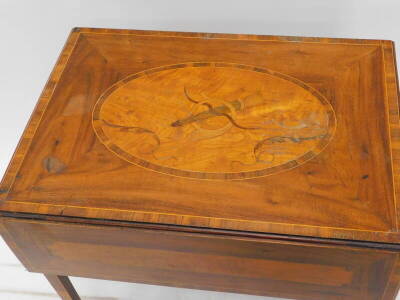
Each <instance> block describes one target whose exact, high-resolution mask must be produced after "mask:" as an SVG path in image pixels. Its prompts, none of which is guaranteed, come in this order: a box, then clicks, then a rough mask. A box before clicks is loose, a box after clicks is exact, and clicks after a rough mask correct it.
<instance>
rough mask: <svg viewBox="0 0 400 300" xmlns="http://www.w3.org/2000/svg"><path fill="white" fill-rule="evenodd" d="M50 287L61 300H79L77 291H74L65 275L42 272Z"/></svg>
mask: <svg viewBox="0 0 400 300" xmlns="http://www.w3.org/2000/svg"><path fill="white" fill-rule="evenodd" d="M44 276H46V278H47V280H48V281H49V282H50V284H51V285H52V287H53V288H54V289H55V290H56V292H57V294H58V295H59V296H60V297H61V299H62V300H80V299H81V298H79V295H78V293H77V292H76V291H75V288H74V287H73V285H72V283H71V281H70V280H69V278H68V277H67V276H58V275H48V274H44Z"/></svg>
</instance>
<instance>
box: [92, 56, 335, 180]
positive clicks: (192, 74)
mask: <svg viewBox="0 0 400 300" xmlns="http://www.w3.org/2000/svg"><path fill="white" fill-rule="evenodd" d="M335 124H336V123H335V115H334V112H333V109H332V107H331V105H330V104H329V103H328V101H327V100H326V99H325V98H324V97H323V96H321V95H320V94H319V93H318V92H316V91H315V90H314V89H312V88H311V87H309V86H307V85H306V84H304V83H303V82H301V81H298V80H297V79H294V78H292V77H290V76H287V75H284V74H280V73H276V72H273V71H270V70H267V69H261V68H256V67H250V66H244V65H238V64H228V63H190V64H180V65H174V66H166V67H160V68H156V69H150V70H146V71H144V72H140V73H137V74H134V75H131V76H128V77H127V78H125V79H124V80H122V81H119V82H118V83H117V84H115V85H113V86H112V87H111V88H109V89H108V90H107V91H106V92H105V93H104V94H103V95H102V96H101V97H100V99H99V101H98V102H97V104H96V107H95V109H94V112H93V126H94V129H95V131H96V133H97V135H98V137H99V138H100V140H101V141H102V142H103V143H104V144H105V146H107V148H108V149H109V150H111V151H112V152H114V153H115V154H117V155H119V156H120V157H122V158H124V159H125V160H127V161H129V162H131V163H134V164H137V165H140V166H143V167H146V168H149V169H152V170H155V171H158V172H162V173H168V174H171V175H177V176H185V177H193V178H199V179H246V178H252V177H257V176H264V175H267V174H272V173H275V172H278V171H282V170H284V169H289V168H293V167H296V166H298V165H299V164H301V163H303V162H305V161H307V160H309V159H311V158H313V157H314V156H315V155H316V154H318V153H319V152H320V151H321V150H322V149H323V148H324V147H325V146H326V145H327V143H328V142H329V140H330V138H331V137H332V134H333V132H334V129H335Z"/></svg>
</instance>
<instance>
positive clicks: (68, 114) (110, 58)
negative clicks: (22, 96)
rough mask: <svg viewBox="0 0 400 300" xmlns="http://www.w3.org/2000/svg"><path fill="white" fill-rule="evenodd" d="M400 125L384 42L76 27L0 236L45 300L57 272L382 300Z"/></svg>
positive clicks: (388, 298) (393, 231) (7, 202)
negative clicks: (38, 279) (44, 285)
mask: <svg viewBox="0 0 400 300" xmlns="http://www.w3.org/2000/svg"><path fill="white" fill-rule="evenodd" d="M399 124H400V123H399V107H398V83H397V73H396V63H395V57H394V44H393V42H391V41H386V40H360V39H328V38H305V37H281V36H279V37H278V36H256V35H232V34H209V33H179V32H158V31H140V30H110V29H91V28H75V29H74V30H73V31H72V32H71V34H70V37H69V38H68V40H67V43H66V45H65V47H64V49H63V51H62V53H61V55H60V58H59V60H58V62H57V64H56V66H55V68H54V70H53V73H52V75H51V76H50V79H49V81H48V83H47V84H46V87H45V89H44V91H43V93H42V95H41V97H40V99H39V102H38V104H37V106H36V108H35V111H34V112H33V114H32V117H31V119H30V121H29V123H28V125H27V127H26V130H25V132H24V134H23V136H22V138H21V141H20V143H19V145H18V147H17V149H16V151H15V154H14V156H13V159H12V160H11V162H10V165H9V167H8V169H7V171H6V173H5V175H4V177H3V180H2V182H1V185H0V233H1V235H2V236H3V237H4V239H5V240H6V242H7V244H8V245H9V246H10V248H11V249H12V250H13V251H14V253H15V254H16V255H17V256H18V257H19V259H20V260H21V261H22V263H23V264H24V266H25V267H26V268H27V269H28V270H30V271H33V272H41V273H44V274H45V275H46V276H47V278H48V279H49V281H50V283H51V284H52V285H53V286H54V288H55V289H56V290H57V292H58V293H59V295H60V297H61V298H62V299H75V298H76V297H78V296H77V294H76V292H75V291H74V289H73V287H72V285H71V283H70V282H69V280H68V278H67V277H66V276H68V275H74V276H83V277H94V278H102V279H111V280H122V281H129V282H143V283H150V284H163V285H171V286H178V287H189V288H199V289H210V290H218V291H230V292H239V293H248V294H256V295H275V296H279V297H288V298H295V299H318V300H320V299H332V300H336V299H338V300H339V299H355V300H357V299H367V300H368V299H371V300H372V299H380V300H393V299H394V298H395V296H396V294H397V292H398V289H399V286H400V277H399V274H400V271H399V270H400V268H399V266H400V263H399V257H398V256H399V251H400V232H399V226H398V216H399V211H400V210H399V206H400V204H399V203H398V199H397V196H396V195H397V194H398V191H399V187H400V176H399V175H400V169H399V168H400V134H399V133H400V128H399ZM74 297H75V298H74Z"/></svg>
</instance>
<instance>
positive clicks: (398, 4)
mask: <svg viewBox="0 0 400 300" xmlns="http://www.w3.org/2000/svg"><path fill="white" fill-rule="evenodd" d="M399 16H400V1H399V0H242V1H236V0H201V1H188V0H186V1H183V0H182V1H179V0H168V1H163V0H126V1H123V0H113V1H111V0H109V1H105V0H84V1H83V0H82V1H78V0H68V1H54V0H37V1H31V0H0V28H1V35H0V101H1V102H0V104H1V106H0V137H1V139H0V174H3V172H4V170H5V168H6V166H7V163H8V161H9V160H10V158H11V155H12V153H13V151H14V148H15V146H16V144H17V142H18V139H19V137H20V135H21V134H22V130H23V128H24V126H25V124H26V122H27V120H28V118H29V116H30V113H31V112H32V109H33V107H34V105H35V103H36V100H37V98H38V96H39V94H40V92H41V90H42V88H43V86H44V84H45V82H46V80H47V77H48V75H49V74H50V72H51V69H52V67H53V65H54V63H55V61H56V59H57V56H58V54H59V52H60V50H61V48H62V46H63V44H64V41H65V39H66V38H67V35H68V33H69V31H70V30H71V28H72V27H75V26H82V27H109V28H130V29H154V30H175V31H196V32H199V31H200V32H225V33H254V34H273V35H301V36H322V37H349V38H377V39H390V40H394V41H398V42H400V17H399ZM399 50H400V46H399V49H398V50H397V54H398V57H400V52H399ZM0 176H1V175H0ZM72 280H73V282H74V284H75V285H76V287H77V289H78V291H79V292H80V293H81V295H85V296H88V297H87V298H84V299H103V300H105V299H124V300H127V299H141V300H156V299H157V300H159V299H162V300H200V299H201V300H222V299H229V300H231V299H232V300H239V299H240V300H256V299H258V300H267V299H272V298H266V297H254V296H246V295H234V294H225V293H215V292H204V291H194V290H185V289H173V288H164V287H155V286H150V285H138V284H127V283H120V282H110V281H100V280H92V279H81V278H73V279H72ZM0 299H9V300H14V299H18V300H24V299H30V300H31V299H32V300H39V299H43V300H44V299H47V300H52V299H58V298H57V297H56V296H55V294H54V292H53V290H52V289H51V287H50V285H49V284H48V283H47V282H46V281H45V280H44V278H42V276H41V275H40V274H31V273H28V272H26V271H25V270H24V268H23V267H22V266H21V265H20V263H19V262H18V260H17V259H16V258H15V257H14V255H13V254H12V253H11V251H10V250H9V249H8V248H7V246H6V245H5V243H3V241H2V240H1V239H0ZM398 299H400V297H399V298H398Z"/></svg>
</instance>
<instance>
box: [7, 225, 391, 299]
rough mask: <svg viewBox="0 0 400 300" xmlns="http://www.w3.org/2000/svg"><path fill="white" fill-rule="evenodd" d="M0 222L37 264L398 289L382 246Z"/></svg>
mask: <svg viewBox="0 0 400 300" xmlns="http://www.w3.org/2000/svg"><path fill="white" fill-rule="evenodd" d="M1 222H2V224H3V228H4V230H5V231H6V232H7V237H11V238H12V240H13V241H14V242H15V243H17V244H18V245H19V247H20V248H21V250H22V252H23V256H24V258H25V259H28V260H29V261H30V262H31V264H30V267H29V270H30V271H34V272H43V273H46V274H61V275H73V276H80V277H90V278H99V279H113V280H120V281H128V282H141V283H148V284H159V285H167V286H177V287H186V288H197V289H208V290H217V291H227V292H238V293H245V294H254V295H265V296H276V297H285V298H291V299H307V300H313V299H314V300H321V299H324V300H325V299H326V300H339V299H341V300H346V299H348V300H376V299H385V300H386V299H394V296H395V294H396V293H397V290H396V288H395V282H397V279H396V277H395V276H397V275H395V276H394V274H397V273H398V253H396V252H393V251H387V250H382V249H363V248H355V247H342V246H337V245H336V246H334V245H330V246H328V245H317V244H312V243H301V242H288V241H286V242H285V241H278V240H274V239H265V238H243V237H231V236H225V235H209V234H191V233H183V232H171V231H164V230H145V229H134V228H124V227H117V226H94V225H78V224H75V225H72V224H65V223H58V222H44V221H33V220H16V219H12V218H3V219H2V220H1ZM7 240H8V238H7ZM47 276H49V277H50V279H51V280H52V281H53V283H54V280H55V281H56V282H55V285H56V286H57V287H58V289H60V288H61V291H62V292H63V293H65V290H64V289H63V288H62V286H64V284H65V283H64V284H63V285H62V286H61V287H60V280H59V279H58V277H54V275H47ZM61 278H63V276H61ZM384 295H385V297H386V298H382V297H383V296H384ZM68 297H72V298H68ZM68 297H65V299H75V298H74V296H68Z"/></svg>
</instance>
